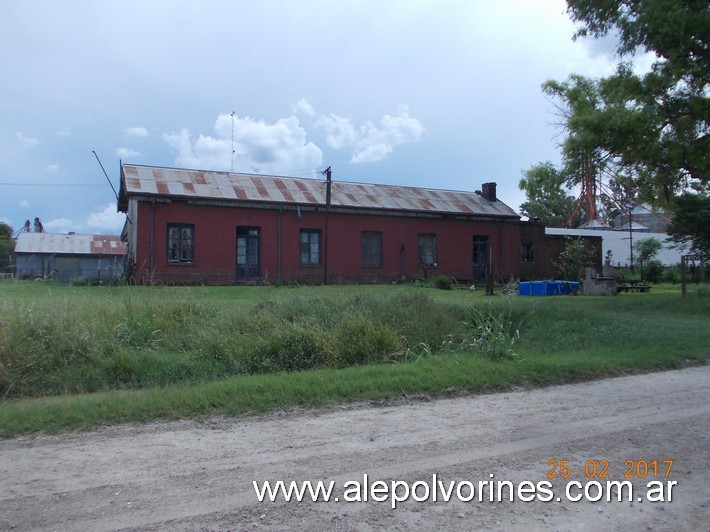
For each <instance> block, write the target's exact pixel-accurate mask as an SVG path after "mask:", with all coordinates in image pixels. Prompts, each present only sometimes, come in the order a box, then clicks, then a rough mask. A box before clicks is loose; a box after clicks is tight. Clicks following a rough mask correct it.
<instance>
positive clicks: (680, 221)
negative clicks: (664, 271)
mask: <svg viewBox="0 0 710 532" xmlns="http://www.w3.org/2000/svg"><path fill="white" fill-rule="evenodd" d="M668 233H669V234H670V236H671V239H672V240H673V241H674V242H675V243H676V244H678V245H681V246H683V247H684V248H688V249H689V250H690V252H691V253H694V254H698V255H701V256H703V257H704V258H705V259H706V260H710V196H709V195H707V194H693V193H686V194H683V195H682V196H679V197H678V198H676V201H675V205H674V206H673V220H672V221H671V223H670V226H669V228H668Z"/></svg>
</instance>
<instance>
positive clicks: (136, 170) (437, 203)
mask: <svg viewBox="0 0 710 532" xmlns="http://www.w3.org/2000/svg"><path fill="white" fill-rule="evenodd" d="M325 192H326V185H325V181H322V180H318V179H305V178H294V177H278V176H266V175H253V174H239V173H229V172H213V171H201V170H185V169H179V168H161V167H154V166H140V165H126V164H124V165H123V166H122V179H121V197H122V198H124V201H123V202H122V203H124V204H125V199H127V197H129V196H134V195H158V196H170V197H174V198H184V199H198V198H201V199H209V200H217V201H254V202H265V203H287V204H299V205H325ZM120 203H121V202H120ZM124 206H125V205H124ZM331 206H332V207H336V208H337V207H344V208H347V207H352V208H358V209H378V210H396V211H410V212H411V211H414V212H430V213H448V214H463V215H472V214H473V215H483V216H505V217H515V218H519V216H518V214H517V213H516V212H515V211H514V210H513V209H511V208H510V207H508V206H507V205H506V204H505V203H503V202H502V201H488V200H486V199H484V198H483V197H482V196H481V195H480V194H476V193H475V192H462V191H453V190H437V189H429V188H416V187H403V186H394V185H373V184H365V183H347V182H342V181H333V184H332V188H331Z"/></svg>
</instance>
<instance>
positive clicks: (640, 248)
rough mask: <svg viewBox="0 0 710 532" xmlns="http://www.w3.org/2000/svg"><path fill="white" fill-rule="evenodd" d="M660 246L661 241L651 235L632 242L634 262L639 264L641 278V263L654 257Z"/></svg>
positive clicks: (646, 262) (647, 261) (645, 262)
mask: <svg viewBox="0 0 710 532" xmlns="http://www.w3.org/2000/svg"><path fill="white" fill-rule="evenodd" d="M662 247H663V245H662V244H661V241H660V240H658V239H656V238H653V237H650V238H643V239H641V240H636V241H635V242H634V262H636V263H638V265H639V269H640V271H641V279H643V265H644V264H648V263H649V262H650V261H652V260H653V259H654V258H656V255H658V252H659V251H661V248H662Z"/></svg>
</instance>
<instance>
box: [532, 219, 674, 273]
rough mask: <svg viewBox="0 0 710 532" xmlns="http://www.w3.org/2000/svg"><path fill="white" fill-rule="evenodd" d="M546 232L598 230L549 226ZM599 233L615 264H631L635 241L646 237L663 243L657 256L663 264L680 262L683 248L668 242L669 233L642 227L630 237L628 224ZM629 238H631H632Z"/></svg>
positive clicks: (578, 233) (572, 233)
mask: <svg viewBox="0 0 710 532" xmlns="http://www.w3.org/2000/svg"><path fill="white" fill-rule="evenodd" d="M634 227H636V226H634ZM545 233H546V234H547V235H548V236H557V237H565V236H571V237H578V236H587V235H588V234H589V233H592V234H595V233H596V231H591V230H589V229H579V228H578V229H559V228H554V227H548V228H546V229H545ZM598 234H599V236H600V237H601V238H602V243H601V247H602V252H603V253H604V256H605V257H606V256H607V253H611V262H612V265H613V266H628V265H629V264H630V257H631V255H630V253H631V247H632V246H633V243H634V242H637V241H638V240H643V239H646V238H655V239H656V240H658V241H659V242H660V243H661V249H660V251H659V252H658V255H657V256H656V259H657V260H659V261H660V262H661V264H663V265H664V266H673V265H675V264H680V256H681V252H682V251H683V250H681V249H677V248H675V247H672V246H671V244H670V243H668V242H667V240H668V235H667V234H665V233H649V232H648V229H647V228H642V229H641V230H639V231H637V230H636V229H633V230H632V232H631V237H629V229H628V226H627V228H626V230H624V231H602V232H600V233H598ZM629 238H631V240H630V239H629Z"/></svg>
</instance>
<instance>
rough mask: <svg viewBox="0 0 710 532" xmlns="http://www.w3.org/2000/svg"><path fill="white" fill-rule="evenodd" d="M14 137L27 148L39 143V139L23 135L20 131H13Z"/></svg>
mask: <svg viewBox="0 0 710 532" xmlns="http://www.w3.org/2000/svg"><path fill="white" fill-rule="evenodd" d="M15 137H16V138H17V140H19V141H20V142H21V143H22V144H23V145H24V146H27V147H28V148H33V147H35V146H37V145H38V144H39V140H37V139H36V138H34V137H27V136H25V135H24V134H23V133H22V132H20V131H16V132H15Z"/></svg>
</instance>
